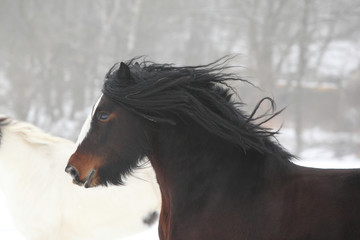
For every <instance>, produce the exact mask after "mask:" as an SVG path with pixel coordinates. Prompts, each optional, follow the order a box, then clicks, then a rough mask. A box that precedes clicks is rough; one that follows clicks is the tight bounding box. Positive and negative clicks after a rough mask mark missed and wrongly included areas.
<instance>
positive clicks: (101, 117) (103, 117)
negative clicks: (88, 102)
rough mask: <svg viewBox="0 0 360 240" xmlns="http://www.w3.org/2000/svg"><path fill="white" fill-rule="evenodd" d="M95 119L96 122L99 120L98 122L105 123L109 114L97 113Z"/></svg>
mask: <svg viewBox="0 0 360 240" xmlns="http://www.w3.org/2000/svg"><path fill="white" fill-rule="evenodd" d="M97 118H98V120H100V121H105V120H107V119H108V118H109V114H108V113H106V112H99V113H98V114H97Z"/></svg>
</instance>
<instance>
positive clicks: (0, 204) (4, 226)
mask: <svg viewBox="0 0 360 240" xmlns="http://www.w3.org/2000/svg"><path fill="white" fill-rule="evenodd" d="M281 132H282V133H283V134H280V136H279V137H278V138H279V141H280V143H281V144H283V145H284V147H285V148H287V149H289V150H290V152H292V150H293V149H294V132H293V130H292V129H284V130H282V131H281ZM350 137H351V138H355V139H352V140H353V141H355V142H358V141H359V136H355V135H352V136H350ZM338 138H344V139H346V138H347V136H344V135H339V134H329V133H325V132H322V131H320V130H318V129H314V130H311V131H308V132H305V133H304V142H306V143H307V148H306V149H305V150H304V151H303V152H302V154H301V155H300V156H299V160H295V161H294V162H295V163H296V164H299V165H302V166H309V167H317V168H360V156H359V155H356V153H349V154H345V155H343V156H341V157H339V156H337V154H335V153H334V151H333V149H331V148H329V147H328V145H322V144H321V143H324V142H329V141H330V142H331V141H336V140H337V139H338ZM312 143H313V144H312ZM312 145H313V147H311V146H312ZM309 146H310V147H309ZM357 154H359V152H358V153H357ZM0 239H4V240H5V239H6V240H25V238H24V237H23V236H22V235H21V233H19V232H18V231H17V230H16V229H15V226H14V224H13V221H12V218H11V215H10V213H9V211H8V208H7V203H6V199H5V197H4V196H3V195H2V193H1V192H0ZM155 239H158V237H157V226H156V224H155V225H154V226H153V227H152V228H151V229H149V230H147V231H144V232H142V233H139V234H137V235H134V236H131V237H129V238H127V239H126V240H155Z"/></svg>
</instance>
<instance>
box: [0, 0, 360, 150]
mask: <svg viewBox="0 0 360 240" xmlns="http://www.w3.org/2000/svg"><path fill="white" fill-rule="evenodd" d="M0 26H1V27H0V41H1V44H0V59H1V64H0V101H1V104H0V111H1V112H2V113H4V114H7V115H11V116H14V117H16V118H19V119H22V120H27V121H31V122H33V123H35V124H37V125H39V126H41V127H43V128H44V129H47V130H49V131H51V132H53V133H55V134H58V135H61V136H65V137H68V138H74V137H75V136H76V135H77V133H78V129H79V128H80V125H81V123H82V121H84V118H85V116H86V114H87V111H88V110H89V107H90V106H91V105H92V104H93V102H94V101H95V99H96V98H97V97H98V96H99V94H100V89H101V85H102V80H103V76H104V75H105V73H106V71H107V70H108V69H109V68H110V67H111V66H112V64H113V63H115V62H118V61H121V60H126V59H129V58H131V57H134V56H138V55H147V56H149V58H150V59H151V60H154V61H158V62H167V63H176V64H181V65H183V64H184V65H192V64H205V63H208V62H210V61H213V60H215V59H217V58H220V57H222V56H224V55H227V54H234V53H235V54H239V57H238V58H236V59H235V60H234V63H232V64H233V65H234V64H235V65H236V64H238V65H241V66H244V67H245V71H244V77H248V78H249V79H250V80H251V81H252V82H254V83H255V84H257V85H259V86H261V88H262V89H264V90H266V92H267V93H270V94H272V96H274V97H275V99H276V100H278V101H279V102H280V104H281V105H282V106H288V110H287V113H286V116H287V118H288V119H287V120H286V121H288V122H289V124H290V125H293V126H294V127H295V128H296V129H297V134H298V136H299V139H298V145H299V148H301V141H300V137H301V131H302V129H303V128H305V127H312V126H315V125H320V126H322V127H326V128H328V130H333V131H338V130H341V131H350V132H354V131H358V130H359V122H360V110H359V108H360V55H359V54H360V51H358V52H356V51H357V49H360V1H359V0H343V1H341V2H339V1H335V0H301V1H298V0H272V1H268V0H242V1H239V0H196V1H193V0H184V1H166V0H151V1H146V0H132V1H126V0H106V1H103V0H92V1H88V0H77V1H72V0H63V1H55V0H51V1H41V0H2V1H1V2H0ZM353 49H355V50H353ZM356 53H358V54H356ZM246 94H247V95H250V98H251V94H250V93H246ZM264 95H265V93H264ZM324 122H326V123H324ZM329 122H331V123H329Z"/></svg>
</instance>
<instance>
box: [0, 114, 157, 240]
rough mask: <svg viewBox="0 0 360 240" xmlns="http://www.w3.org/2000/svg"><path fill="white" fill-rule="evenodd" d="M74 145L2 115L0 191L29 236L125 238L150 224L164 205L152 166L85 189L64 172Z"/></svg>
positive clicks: (30, 237) (39, 237)
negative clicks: (121, 180)
mask: <svg viewBox="0 0 360 240" xmlns="http://www.w3.org/2000/svg"><path fill="white" fill-rule="evenodd" d="M75 147H76V146H75V144H74V143H73V142H70V141H68V140H65V139H62V138H57V137H53V136H50V135H48V134H45V133H44V132H42V131H41V130H39V129H38V128H35V127H34V126H32V125H30V124H28V123H24V122H17V121H14V120H11V119H1V120H0V190H2V191H3V192H4V194H5V196H6V197H7V201H8V204H9V207H10V211H11V213H12V216H13V219H14V222H15V225H16V226H17V228H18V229H19V230H20V231H21V232H22V233H23V234H24V236H25V237H26V238H27V239H36V240H40V239H44V240H45V239H46V240H49V239H51V240H55V239H59V240H60V239H61V240H71V239H86V240H89V239H102V240H108V239H114V238H116V239H121V238H122V237H124V236H128V235H131V234H134V233H136V232H139V231H141V230H145V229H147V228H149V225H148V224H146V223H144V221H143V220H144V219H146V218H147V217H148V216H149V215H151V214H152V213H154V212H157V211H158V210H159V208H160V194H159V190H158V186H157V183H156V180H155V174H154V172H153V170H152V168H151V167H150V166H149V167H148V168H146V169H141V170H138V171H137V172H135V173H134V176H133V177H129V178H128V180H127V182H126V186H122V187H112V186H110V187H108V188H91V189H84V188H80V187H78V186H76V185H74V184H72V182H71V180H70V179H69V176H68V175H67V174H66V173H65V172H64V168H65V166H66V163H67V160H68V158H69V156H70V155H71V154H72V153H73V152H74V150H75Z"/></svg>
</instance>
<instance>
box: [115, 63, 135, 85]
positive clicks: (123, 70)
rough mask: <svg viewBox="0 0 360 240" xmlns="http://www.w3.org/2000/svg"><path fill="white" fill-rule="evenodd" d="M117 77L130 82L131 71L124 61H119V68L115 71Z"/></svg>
mask: <svg viewBox="0 0 360 240" xmlns="http://www.w3.org/2000/svg"><path fill="white" fill-rule="evenodd" d="M117 77H118V78H119V79H121V80H125V81H127V82H129V83H131V82H132V81H131V80H132V78H131V73H130V69H129V67H128V65H126V64H125V63H123V62H121V63H120V68H119V70H118V71H117Z"/></svg>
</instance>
